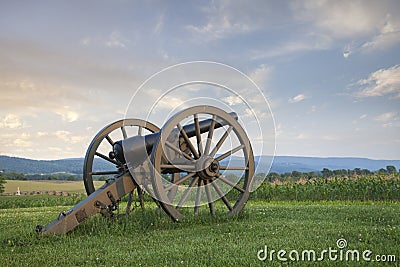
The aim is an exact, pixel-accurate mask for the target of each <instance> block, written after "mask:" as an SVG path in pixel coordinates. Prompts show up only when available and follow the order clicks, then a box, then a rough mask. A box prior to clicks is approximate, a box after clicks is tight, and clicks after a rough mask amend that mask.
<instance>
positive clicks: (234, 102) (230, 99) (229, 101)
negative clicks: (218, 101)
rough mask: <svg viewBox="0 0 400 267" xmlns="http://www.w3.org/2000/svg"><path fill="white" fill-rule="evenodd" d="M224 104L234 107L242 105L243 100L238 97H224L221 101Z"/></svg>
mask: <svg viewBox="0 0 400 267" xmlns="http://www.w3.org/2000/svg"><path fill="white" fill-rule="evenodd" d="M222 100H223V101H224V102H225V103H227V104H228V105H229V106H234V105H237V104H242V103H243V100H242V99H241V98H240V97H238V96H234V95H230V96H228V97H225V98H224V99H222Z"/></svg>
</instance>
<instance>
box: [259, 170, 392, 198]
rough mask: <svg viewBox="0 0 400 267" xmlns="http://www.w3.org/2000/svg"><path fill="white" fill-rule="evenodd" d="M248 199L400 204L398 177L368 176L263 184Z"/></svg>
mask: <svg viewBox="0 0 400 267" xmlns="http://www.w3.org/2000/svg"><path fill="white" fill-rule="evenodd" d="M251 197H252V198H253V199H262V200H298V201H307V200H311V201H318V200H328V201H335V200H345V201H399V200H400V177H399V176H398V175H393V176H388V175H384V176H380V175H368V176H354V177H343V178H330V179H324V178H317V179H310V180H300V181H297V182H286V183H285V182H284V183H269V182H265V183H264V184H262V185H261V186H260V188H258V189H257V191H255V192H253V194H252V195H251Z"/></svg>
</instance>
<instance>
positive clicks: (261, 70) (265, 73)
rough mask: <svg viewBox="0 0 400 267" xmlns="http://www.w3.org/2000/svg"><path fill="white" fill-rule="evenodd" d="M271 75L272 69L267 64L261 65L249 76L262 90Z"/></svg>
mask: <svg viewBox="0 0 400 267" xmlns="http://www.w3.org/2000/svg"><path fill="white" fill-rule="evenodd" d="M270 73H271V67H269V66H267V65H266V64H261V65H260V66H258V67H257V68H256V69H255V70H253V71H252V72H251V73H250V74H249V75H248V76H249V77H250V79H252V80H253V81H254V82H255V83H256V85H257V86H259V87H260V88H262V87H263V86H264V85H265V82H266V80H267V79H268V78H269V76H270Z"/></svg>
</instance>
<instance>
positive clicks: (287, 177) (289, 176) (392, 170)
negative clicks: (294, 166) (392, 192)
mask: <svg viewBox="0 0 400 267" xmlns="http://www.w3.org/2000/svg"><path fill="white" fill-rule="evenodd" d="M397 173H400V170H399V171H397V169H396V167H394V166H392V165H389V166H386V168H381V169H379V170H376V171H370V170H368V169H361V168H354V169H353V170H349V169H338V170H330V169H328V168H323V169H322V171H320V172H300V171H292V172H285V173H281V174H279V173H277V172H270V173H268V174H265V173H257V174H256V176H257V178H263V177H265V178H266V179H265V180H266V181H268V182H275V181H297V180H300V179H304V180H309V179H313V178H333V177H349V176H368V175H372V174H377V175H393V174H397Z"/></svg>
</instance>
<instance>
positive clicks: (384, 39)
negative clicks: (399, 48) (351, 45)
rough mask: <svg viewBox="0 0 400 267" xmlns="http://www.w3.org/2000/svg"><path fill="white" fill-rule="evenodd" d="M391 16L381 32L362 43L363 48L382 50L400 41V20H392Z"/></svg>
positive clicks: (366, 49)
mask: <svg viewBox="0 0 400 267" xmlns="http://www.w3.org/2000/svg"><path fill="white" fill-rule="evenodd" d="M390 18H391V17H390V16H389V19H388V21H386V23H385V25H383V26H382V28H381V29H380V31H379V33H378V34H377V35H375V36H374V37H373V38H372V40H371V41H368V42H366V43H364V44H363V45H362V47H361V50H364V51H370V50H375V49H381V50H382V49H386V48H388V47H391V46H393V45H395V44H397V43H400V20H399V21H392V20H390Z"/></svg>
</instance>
